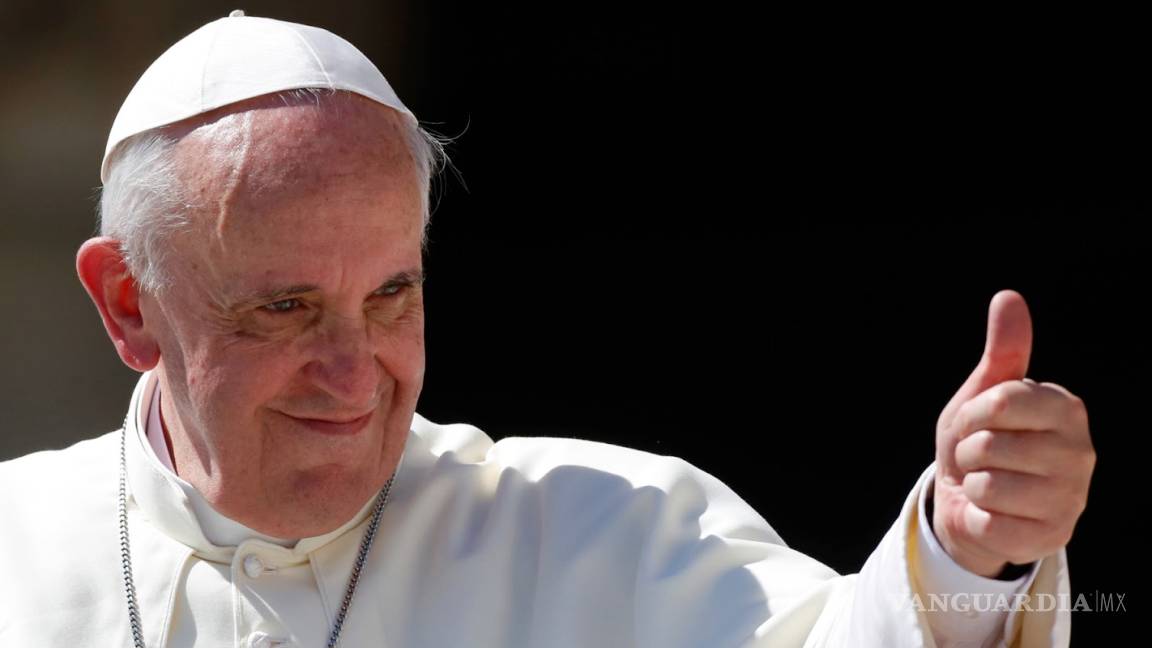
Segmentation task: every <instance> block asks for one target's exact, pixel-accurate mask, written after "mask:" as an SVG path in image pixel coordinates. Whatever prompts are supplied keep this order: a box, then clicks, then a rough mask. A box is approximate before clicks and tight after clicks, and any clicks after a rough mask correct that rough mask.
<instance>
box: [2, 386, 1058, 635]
mask: <svg viewBox="0 0 1152 648" xmlns="http://www.w3.org/2000/svg"><path fill="white" fill-rule="evenodd" d="M155 386H156V380H155V377H154V374H152V373H151V372H150V373H146V374H144V376H142V377H141V380H140V383H139V384H138V386H137V388H136V390H135V393H134V394H133V398H132V404H131V410H130V412H129V416H128V420H127V426H128V429H127V435H128V436H127V440H128V443H127V462H128V487H129V529H130V534H131V536H130V537H131V554H132V562H133V567H134V575H135V586H136V591H137V597H138V601H139V610H140V615H141V618H142V623H143V627H144V640H145V644H146V645H147V646H149V648H152V647H159V646H169V647H188V646H197V647H200V646H204V647H209V646H210V647H212V648H217V647H223V646H236V647H241V646H244V647H247V646H277V645H279V646H301V647H310V646H316V647H320V646H324V645H325V641H326V638H327V635H328V632H329V629H330V628H331V625H332V620H333V616H334V615H335V613H336V611H337V610H338V609H339V605H340V601H341V599H342V597H343V595H344V589H345V587H346V585H347V581H348V575H349V572H350V570H351V568H352V562H353V559H354V557H355V554H356V552H357V549H358V547H359V543H360V540H361V537H362V535H363V531H364V527H365V525H366V523H367V517H368V513H369V511H370V508H371V504H372V503H371V502H366V503H365V506H364V507H363V509H362V510H361V512H360V513H359V514H358V515H357V516H356V517H355V518H354V519H352V520H350V521H349V522H348V523H347V524H345V525H344V526H343V527H341V528H340V529H337V530H336V531H334V532H332V533H329V534H326V535H323V536H319V537H315V538H305V539H301V540H299V541H291V542H284V541H277V540H276V539H273V538H265V537H262V536H260V534H258V533H255V532H253V531H251V530H249V529H246V528H245V527H243V526H242V525H239V524H237V523H236V522H234V521H231V520H228V519H227V518H224V517H223V516H221V515H220V514H219V513H216V512H215V511H214V510H212V509H211V508H210V507H209V506H208V505H207V504H206V503H205V501H204V500H203V498H201V497H200V496H199V494H198V493H196V492H195V490H194V489H192V487H191V486H189V485H188V484H187V483H185V482H183V480H181V479H180V478H179V477H177V476H176V475H175V474H173V472H172V471H171V470H169V469H168V468H167V467H166V466H165V461H167V453H166V450H164V449H163V445H158V446H157V447H156V448H155V449H154V448H153V447H152V446H151V445H150V443H149V440H148V436H147V433H146V429H147V426H148V418H149V414H150V410H151V408H152V403H153V402H154V401H155V397H156V394H155V393H154V392H155ZM119 448H120V433H119V431H117V432H113V433H109V434H106V435H104V436H101V437H99V438H96V439H92V440H88V441H84V442H81V443H78V444H77V445H75V446H73V447H71V448H69V449H67V450H62V451H55V452H42V453H37V454H33V455H29V456H26V457H23V458H20V459H16V460H13V461H9V462H5V463H3V464H0V525H2V527H0V529H2V530H0V579H2V581H0V646H4V647H5V648H7V647H9V646H12V647H24V646H28V647H33V646H35V647H37V648H47V647H56V646H61V647H63V646H67V647H69V648H80V647H85V646H93V647H100V648H108V647H117V646H131V645H132V642H131V635H130V632H129V627H128V617H127V612H126V603H125V594H124V583H123V579H122V572H121V552H120V546H119V535H118V534H119V528H118V522H117V484H118V474H119V472H118V471H119ZM158 451H159V452H158ZM932 474H933V468H932V467H931V466H929V468H928V469H927V470H926V471H925V472H924V473H923V475H922V476H921V477H920V479H919V480H918V481H917V483H916V485H915V487H914V488H913V490H912V491H911V493H910V494H909V496H908V498H907V500H906V501H905V503H904V506H903V509H902V510H901V513H900V516H899V517H898V518H897V520H896V522H895V523H894V524H893V526H892V527H891V529H890V530H889V531H888V533H887V534H886V535H885V536H884V538H883V540H881V542H880V544H879V545H878V546H877V547H876V549H875V551H874V552H873V553H872V555H871V557H869V559H868V561H867V562H866V563H865V565H864V567H863V569H862V570H861V571H860V573H859V574H851V575H846V576H840V575H837V574H836V573H835V572H834V571H832V570H831V569H829V568H828V567H826V566H824V565H823V564H821V563H819V562H818V561H816V560H814V559H812V558H810V557H808V556H806V555H804V554H802V553H800V552H798V551H795V550H793V549H791V548H789V547H787V546H786V545H785V544H784V542H783V541H782V540H781V539H780V537H779V536H778V535H777V534H776V533H775V531H773V530H772V528H771V527H770V526H769V525H768V524H767V523H766V522H765V521H764V519H763V518H762V517H761V516H760V515H758V514H757V513H756V512H755V511H754V510H752V508H751V507H749V506H748V505H747V504H746V503H745V502H744V501H743V500H741V499H740V498H739V497H738V496H737V495H736V494H735V493H733V492H732V491H731V490H730V489H729V488H728V487H727V486H725V485H724V484H723V483H721V482H720V481H719V480H717V479H716V478H714V477H712V476H711V475H708V474H707V473H705V472H703V471H701V470H699V469H697V468H695V467H693V466H691V465H690V464H688V463H686V462H684V461H683V460H680V459H676V458H672V457H662V456H657V455H653V454H649V453H645V452H640V451H637V450H631V449H628V448H621V447H617V446H612V445H606V444H602V443H594V442H589V441H579V440H573V439H557V438H508V439H504V440H502V441H500V442H499V443H493V442H492V440H491V439H490V438H489V437H488V436H486V435H485V434H484V433H483V432H481V431H480V430H478V429H476V428H475V427H472V426H469V425H437V424H435V423H431V422H429V421H428V420H426V419H424V418H423V417H421V416H419V415H417V416H416V417H415V419H414V420H413V423H412V430H411V433H410V434H409V436H408V440H407V443H406V446H405V450H404V455H403V459H402V460H401V462H400V467H399V468H398V471H397V474H396V477H395V482H394V484H393V487H392V491H391V495H390V497H389V499H388V504H387V507H386V508H385V510H384V513H383V517H382V518H381V525H380V529H379V532H378V534H377V536H376V541H375V544H374V545H373V548H372V552H371V554H370V556H369V560H368V562H367V564H366V565H365V567H364V571H363V575H362V577H361V581H360V584H359V588H358V589H357V591H356V597H355V600H354V602H353V604H352V607H351V610H350V612H349V614H348V617H347V621H346V623H345V625H344V630H343V634H342V638H341V643H340V645H341V646H343V647H346V648H359V647H364V646H379V647H387V648H417V647H420V648H497V647H501V648H502V647H509V648H529V647H541V648H577V647H579V648H613V647H617V646H619V647H626V646H627V647H636V648H678V647H684V648H688V647H692V648H719V647H725V646H756V647H760V646H773V647H775V646H780V647H789V646H795V647H801V646H804V647H808V646H854V647H855V646H884V647H888V648H905V647H907V648H911V647H914V646H915V647H929V648H930V647H932V646H949V645H956V646H959V645H963V646H979V645H1002V644H1003V641H1004V640H1003V637H1008V638H1009V639H1010V642H1011V645H1013V646H1016V645H1019V646H1065V645H1067V643H1068V636H1069V624H1070V613H1069V612H1067V611H1064V610H1063V609H1061V608H1060V607H1057V609H1056V610H1054V611H1050V612H1037V611H1011V612H996V611H991V612H980V613H977V612H969V613H967V614H965V613H963V612H957V611H953V612H949V613H947V614H944V613H940V612H931V613H928V612H925V611H923V609H920V610H918V609H917V607H916V606H914V605H913V604H912V601H913V593H914V592H917V593H920V594H922V595H923V596H924V598H922V599H921V600H922V602H924V601H926V600H927V594H929V593H931V592H938V593H942V592H948V591H951V592H965V593H968V594H978V593H987V594H993V595H996V594H1009V595H1010V594H1013V593H1017V592H1028V593H1031V594H1039V593H1046V594H1051V595H1059V594H1063V595H1064V596H1067V595H1068V592H1069V583H1068V575H1067V563H1066V558H1065V554H1064V552H1063V551H1061V552H1060V553H1059V554H1056V555H1053V556H1050V557H1048V558H1046V559H1044V560H1042V561H1040V562H1039V563H1037V565H1036V566H1035V568H1034V569H1033V570H1032V572H1031V573H1030V574H1028V575H1026V576H1024V577H1022V578H1021V579H1019V580H1018V581H1012V582H1004V581H997V580H992V579H986V578H982V577H979V576H976V575H973V574H970V573H968V572H966V571H965V570H963V569H961V568H960V567H958V566H957V565H956V564H955V563H953V562H952V561H951V560H950V559H949V558H948V557H947V555H946V554H944V553H943V552H942V551H941V550H940V547H939V544H937V543H936V541H935V538H934V537H933V536H932V534H931V532H930V531H928V530H926V529H925V528H924V527H925V517H924V512H923V504H924V496H925V489H926V487H927V486H929V485H930V484H931V483H932V480H931V478H932ZM781 496H783V497H793V496H796V494H795V493H783V494H781ZM828 514H833V515H834V514H835V512H834V511H832V512H829V513H828ZM284 545H287V546H284ZM933 635H935V637H936V640H934V639H933ZM985 640H987V643H986V644H985V643H982V642H984V641H985Z"/></svg>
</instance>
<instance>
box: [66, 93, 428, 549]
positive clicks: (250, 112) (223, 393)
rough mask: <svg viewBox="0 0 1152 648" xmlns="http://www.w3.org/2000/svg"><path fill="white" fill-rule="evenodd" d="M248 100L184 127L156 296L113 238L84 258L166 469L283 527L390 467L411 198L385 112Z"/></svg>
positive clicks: (353, 507)
mask: <svg viewBox="0 0 1152 648" xmlns="http://www.w3.org/2000/svg"><path fill="white" fill-rule="evenodd" d="M335 103H336V109H333V108H332V106H326V107H325V108H324V109H318V108H317V107H316V106H315V105H312V104H308V103H305V104H303V105H284V104H283V103H282V102H271V101H266V100H262V99H261V98H258V99H256V100H253V101H248V102H243V103H240V104H235V105H233V106H229V107H226V109H224V110H222V111H218V112H217V113H213V114H210V115H208V116H206V117H204V118H201V119H199V120H197V121H196V122H195V123H191V124H185V125H181V126H179V127H178V128H177V129H176V130H177V131H183V132H181V133H180V134H181V135H182V138H181V139H180V141H179V143H178V144H177V151H178V153H177V160H178V169H179V174H180V177H181V179H182V181H183V182H184V185H183V186H184V187H186V188H187V189H188V195H189V198H190V200H191V202H192V205H193V209H192V212H191V214H190V217H191V226H190V227H189V228H188V229H187V231H182V232H179V233H177V234H174V235H173V236H172V238H171V241H170V246H169V250H170V251H169V254H168V256H167V257H166V258H165V259H164V268H165V269H166V270H167V272H168V273H169V274H170V276H171V282H170V285H169V287H168V288H166V289H164V290H161V291H159V294H155V295H153V294H150V293H145V292H141V291H139V290H138V289H137V287H136V284H135V282H134V281H133V280H132V278H131V276H130V275H129V274H128V272H127V270H126V269H125V267H124V263H123V260H122V259H121V258H120V255H119V251H118V245H117V243H116V242H115V241H111V240H110V239H106V238H96V239H92V240H90V241H88V242H86V243H85V244H84V246H83V247H82V248H81V250H80V253H79V255H78V260H77V265H78V270H79V272H80V275H81V278H82V280H83V281H84V283H85V286H86V287H87V288H88V290H89V293H90V294H91V295H92V298H93V300H94V301H95V302H96V303H97V306H98V307H99V308H100V310H101V315H102V316H103V319H104V322H105V325H106V328H108V331H109V335H110V336H111V337H112V339H113V342H114V343H115V345H116V347H117V350H118V352H119V353H120V355H121V358H122V359H123V360H124V361H125V362H126V363H127V364H129V365H130V366H132V367H133V368H135V369H137V370H140V371H144V370H147V369H151V368H153V367H155V368H156V369H157V371H158V375H159V380H160V389H161V412H162V416H163V421H164V426H165V428H166V430H167V433H168V438H169V441H170V444H171V448H172V450H173V455H174V459H175V465H176V469H177V472H178V473H179V475H180V476H181V477H182V478H183V479H185V480H187V481H188V482H189V483H191V484H192V485H193V486H195V487H196V488H197V490H199V491H200V492H201V493H202V494H203V495H204V496H205V498H206V499H207V500H208V502H209V503H210V504H211V505H212V506H213V507H214V508H216V509H217V510H218V511H220V512H221V513H223V514H224V515H226V516H228V517H230V518H232V519H234V520H236V521H238V522H241V523H243V524H245V525H247V526H249V527H251V528H253V529H255V530H257V531H260V532H262V533H265V534H268V535H272V536H276V537H280V538H300V537H306V536H312V535H318V534H322V533H325V532H327V531H330V530H332V529H335V528H337V527H339V526H340V525H341V524H343V523H345V522H346V521H348V520H349V519H351V518H352V517H353V516H354V515H355V513H356V512H357V511H358V510H359V509H360V508H361V507H362V506H364V505H365V504H366V503H367V502H368V501H369V500H370V499H371V498H372V496H373V495H374V494H375V493H376V492H377V491H378V490H379V489H380V488H381V487H382V486H383V485H384V483H385V482H386V481H387V480H388V478H389V477H390V476H391V475H392V474H393V472H394V471H395V468H396V466H397V464H398V462H399V459H400V455H401V453H402V451H403V447H404V442H405V439H406V438H407V434H408V430H409V426H410V424H411V421H412V418H413V414H414V412H415V408H416V401H417V398H418V396H419V393H420V389H421V386H422V384H423V376H424V333H423V299H422V288H421V281H422V272H423V271H422V258H421V237H422V203H421V196H420V192H419V186H418V179H417V174H416V167H415V164H414V162H413V160H412V158H411V155H410V153H409V150H408V148H407V147H406V146H405V144H404V140H403V139H402V135H401V131H400V130H399V127H398V125H399V117H398V116H397V114H396V113H394V112H392V111H391V110H390V109H389V108H386V107H384V106H380V105H378V104H375V103H373V102H371V101H368V100H366V99H363V98H361V97H356V96H348V97H344V98H342V99H341V100H340V101H338V102H335Z"/></svg>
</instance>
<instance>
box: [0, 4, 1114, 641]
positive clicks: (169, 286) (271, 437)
mask: <svg viewBox="0 0 1152 648" xmlns="http://www.w3.org/2000/svg"><path fill="white" fill-rule="evenodd" d="M441 155H442V151H441V150H440V145H439V143H438V142H437V140H436V139H435V138H433V137H430V136H429V135H427V134H426V133H425V132H424V131H423V130H422V129H421V128H420V127H419V126H418V123H417V121H416V119H415V117H414V116H413V115H412V114H411V113H410V112H409V111H408V110H407V109H406V108H405V107H404V106H403V104H402V103H401V102H400V100H399V99H398V98H397V97H396V95H395V94H394V93H393V91H392V89H391V88H390V87H389V85H388V83H387V82H386V81H385V79H384V78H383V77H382V76H381V75H380V73H379V72H378V71H377V70H376V68H375V67H374V66H372V64H371V63H370V62H368V61H367V59H365V58H364V57H363V55H362V54H361V53H360V52H359V51H357V50H356V49H355V48H354V47H353V46H351V45H350V44H348V43H347V42H346V41H343V40H342V39H340V38H338V37H337V36H335V35H333V34H331V33H329V32H326V31H324V30H320V29H316V28H312V27H307V26H303V25H296V24H292V23H285V22H280V21H275V20H269V19H263V18H253V17H246V16H244V15H243V14H242V13H240V12H234V14H233V15H232V16H230V17H227V18H223V19H221V20H218V21H215V22H213V23H210V24H208V25H206V26H204V27H202V28H201V29H199V30H197V31H196V32H194V33H193V34H191V35H189V36H188V37H186V38H185V39H183V40H182V41H180V42H179V43H177V44H176V45H174V46H173V47H172V48H171V49H170V50H169V51H168V52H166V53H165V54H164V55H163V56H161V57H160V59H158V60H157V61H156V62H155V63H154V64H153V65H152V67H151V68H149V70H148V71H147V72H145V73H144V75H143V77H142V78H141V79H140V81H139V82H138V83H137V85H136V87H135V88H134V89H133V90H132V93H131V94H130V95H129V97H128V98H127V100H126V101H125V103H124V106H123V107H122V108H121V111H120V113H119V115H118V117H117V119H116V122H115V124H114V126H113V128H112V133H111V136H110V138H109V142H108V147H107V151H106V156H105V160H104V164H103V168H102V173H101V177H102V179H103V180H104V191H103V196H102V202H101V206H102V207H101V208H102V223H101V227H102V236H100V237H97V238H93V239H91V240H89V241H87V242H85V243H84V245H83V246H82V247H81V249H80V251H79V254H78V255H77V269H78V272H79V275H80V278H81V280H82V282H83V284H84V286H85V288H86V289H87V291H88V293H89V295H90V296H91V297H92V300H93V302H94V303H95V305H96V307H97V309H98V310H99V312H100V316H101V318H102V319H103V322H104V325H105V327H106V329H107V331H108V335H109V337H110V338H111V339H112V342H113V344H114V345H115V347H116V350H117V352H118V353H119V355H120V357H121V358H122V359H123V361H124V362H125V363H126V364H127V365H129V366H130V367H132V368H133V369H136V370H137V371H140V372H142V373H143V375H142V377H141V379H140V382H139V384H138V387H137V389H136V391H135V393H134V394H133V396H132V399H131V403H130V406H129V409H128V413H127V418H126V419H125V422H124V426H123V428H122V429H121V430H117V431H115V432H112V433H109V434H106V435H104V436H101V437H99V438H95V439H92V440H89V441H85V442H82V443H79V444H77V445H76V446H74V447H72V448H69V449H67V450H63V451H58V452H47V453H39V454H36V455H31V456H28V457H24V458H21V459H17V460H15V461H11V462H7V463H5V464H3V465H2V466H0V493H2V495H0V497H2V498H3V499H2V500H0V501H2V502H3V504H2V506H3V513H4V520H5V527H4V531H3V533H2V534H0V556H2V558H0V561H3V562H2V570H0V573H3V574H4V577H5V584H4V585H3V587H0V644H2V645H4V646H70V647H71V646H105V647H106V646H132V645H135V646H149V647H158V646H173V647H177V646H179V647H184V646H322V645H328V646H334V645H337V644H340V645H344V646H395V647H400V646H410V647H416V646H421V647H448V646H452V647H457V646H468V647H493V648H494V647H497V646H501V647H503V646H508V647H525V648H527V647H557V648H560V647H565V648H568V647H571V648H575V647H578V646H579V647H589V646H595V647H597V648H600V647H610V646H637V647H645V648H655V647H657V646H659V647H672V646H683V647H701V648H703V647H714V646H900V647H905V646H906V647H912V646H934V645H941V646H944V645H956V646H960V645H964V646H969V645H971V646H976V645H994V644H996V643H997V642H1005V643H1011V644H1012V645H1022V646H1053V645H1065V644H1067V642H1068V633H1069V629H1068V626H1069V611H1068V610H1067V608H1066V607H1061V606H1058V607H1056V608H1055V609H1051V606H1049V609H1045V610H1041V609H1037V607H1036V606H1033V605H1028V602H1029V601H1032V600H1033V598H1034V597H1035V595H1039V594H1050V595H1054V594H1061V593H1067V592H1068V588H1069V583H1068V575H1067V567H1066V563H1065V553H1064V545H1065V544H1066V543H1067V541H1068V539H1069V537H1070V536H1071V533H1072V530H1073V528H1074V526H1075V523H1076V520H1077V519H1078V517H1079V515H1080V513H1081V511H1082V510H1083V508H1084V503H1085V500H1086V496H1087V490H1088V483H1089V478H1090V476H1091V473H1092V469H1093V464H1094V453H1093V450H1092V445H1091V442H1090V439H1089V434H1088V424H1087V419H1086V415H1085V410H1084V407H1083V404H1082V403H1081V402H1080V400H1079V399H1077V398H1076V397H1075V396H1073V395H1072V394H1070V393H1068V392H1067V391H1066V390H1064V389H1063V388H1061V387H1059V386H1057V385H1053V384H1047V383H1045V384H1037V383H1035V382H1033V381H1031V380H1029V379H1027V378H1026V377H1025V374H1026V371H1027V366H1028V359H1029V354H1030V349H1031V321H1030V319H1029V315H1028V310H1027V307H1026V306H1025V304H1024V302H1023V299H1022V298H1021V297H1020V296H1019V295H1018V294H1016V293H1013V292H1010V291H1005V292H1002V293H1000V294H998V295H996V296H995V297H994V298H993V301H992V304H991V309H990V315H989V326H988V340H987V346H986V350H985V354H984V357H983V359H982V360H981V362H980V364H979V366H977V367H976V369H975V371H974V372H973V374H972V376H971V378H969V380H968V381H967V382H966V383H965V384H964V385H963V386H962V387H961V388H960V389H959V391H958V392H957V393H956V395H955V397H954V398H953V399H952V401H951V402H950V403H949V404H948V405H947V406H946V408H945V409H944V411H943V412H942V414H941V416H940V420H939V424H938V437H937V452H936V461H935V462H934V463H933V464H932V465H930V466H929V467H928V468H927V470H925V472H924V474H923V475H922V477H921V478H920V480H919V481H918V482H917V483H916V485H915V487H914V488H913V490H912V491H911V493H910V494H909V496H908V498H907V500H906V502H905V505H904V507H903V510H902V512H901V514H900V516H899V518H898V519H897V520H896V522H895V523H894V524H893V526H892V528H891V530H890V532H889V533H888V534H887V535H886V536H885V537H884V539H883V540H882V541H881V543H880V545H879V546H878V547H877V548H876V550H875V552H874V553H873V554H872V556H871V557H870V559H869V560H868V561H867V563H866V564H865V565H864V567H863V569H862V570H861V572H860V573H859V574H856V575H849V576H839V575H837V574H835V573H834V572H833V571H831V570H830V569H828V568H827V567H825V566H823V565H821V564H820V563H818V562H817V561H815V560H813V559H811V558H809V557H807V556H805V555H803V554H801V553H798V552H796V551H794V550H792V549H790V548H788V547H787V546H785V544H784V543H783V541H782V540H781V539H780V537H779V536H777V535H776V533H775V532H774V531H773V530H772V528H771V527H770V526H769V525H768V524H767V523H766V522H765V521H764V520H763V519H762V518H761V517H760V516H759V515H757V514H756V513H755V512H754V511H753V510H751V509H750V508H749V507H748V506H747V505H746V504H745V503H744V502H743V501H742V500H741V499H740V498H739V497H738V496H736V495H735V494H734V493H733V492H732V491H731V490H729V489H728V488H727V487H726V486H724V485H723V484H722V483H720V482H719V481H718V480H716V479H715V478H714V477H711V476H710V475H708V474H706V473H704V472H702V471H700V470H698V469H696V468H694V467H693V466H691V465H689V464H687V463H685V462H684V461H681V460H678V459H675V458H670V457H659V456H654V455H650V454H646V453H642V452H638V451H634V450H628V449H625V448H620V447H614V446H609V445H604V444H598V443H591V442H585V441H576V440H569V439H544V438H510V439H505V440H503V441H501V442H499V443H493V442H492V440H491V439H490V438H489V437H487V436H486V435H485V434H484V433H482V432H481V431H480V430H478V429H476V428H474V427H471V426H468V425H459V424H458V425H438V424H435V423H432V422H430V421H428V420H426V419H424V418H423V417H421V416H420V415H418V414H416V412H415V409H416V403H417V397H418V396H419V394H420V389H421V385H422V382H423V375H424V348H423V307H422V292H421V291H422V287H421V281H422V277H423V270H422V250H423V242H424V232H425V228H426V226H427V222H428V211H429V210H428V186H429V178H430V176H431V174H432V173H433V172H434V171H435V169H436V168H437V166H438V164H439V160H440V159H441ZM1016 595H1019V598H1012V597H1015V596H1016ZM961 596H962V597H965V598H964V600H965V601H967V603H966V604H963V605H962V604H960V601H959V597H961ZM982 597H983V598H984V600H986V601H987V602H988V604H986V605H983V606H981V605H979V604H978V603H976V602H977V601H979V600H980V599H981V598H982ZM1029 597H1032V598H1029ZM1005 600H1008V601H1011V602H1012V603H1013V605H1008V606H1005V605H994V604H993V603H995V602H997V601H1005ZM1021 602H1023V604H1020V603H1021ZM953 603H954V604H953ZM974 603H976V604H974Z"/></svg>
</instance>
